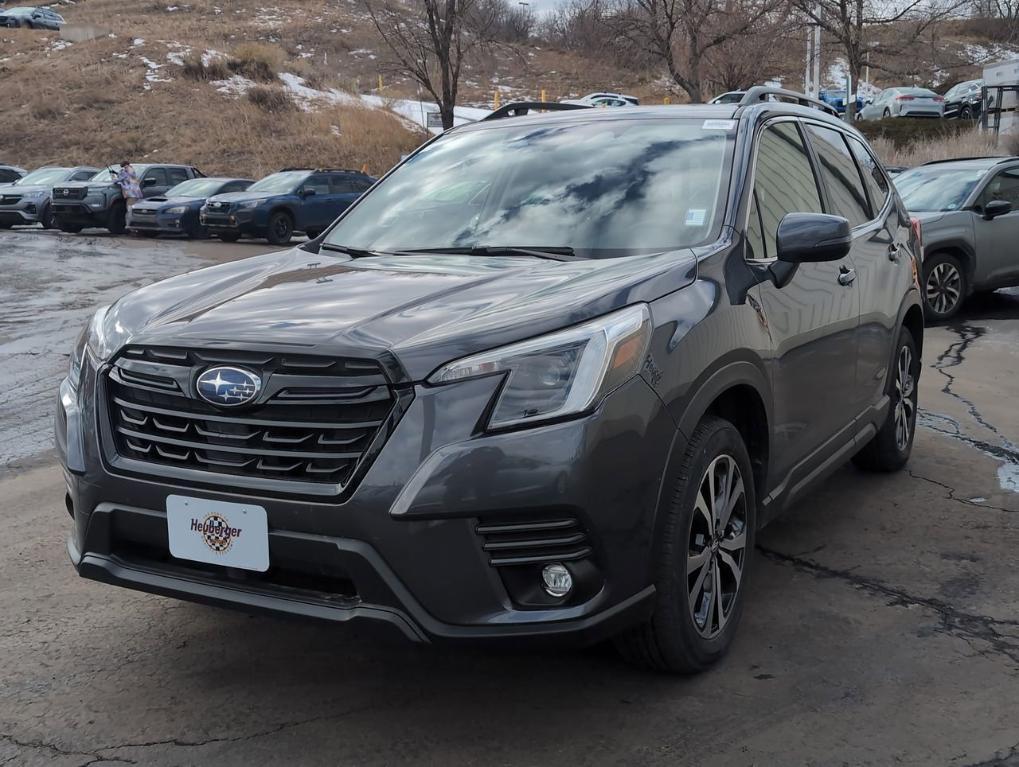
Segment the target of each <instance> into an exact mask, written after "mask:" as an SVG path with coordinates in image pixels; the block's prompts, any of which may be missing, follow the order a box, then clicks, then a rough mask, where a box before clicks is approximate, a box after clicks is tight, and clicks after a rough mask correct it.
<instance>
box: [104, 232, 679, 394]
mask: <svg viewBox="0 0 1019 767" xmlns="http://www.w3.org/2000/svg"><path fill="white" fill-rule="evenodd" d="M696 267H697V260H696V257H695V255H694V253H693V252H692V251H690V250H681V251H673V252H670V253H664V254H659V255H652V256H635V257H631V258H615V259H602V260H590V261H569V262H563V261H552V260H547V259H539V258H516V257H498V258H497V257H487V256H483V257H478V256H446V255H431V254H429V255H420V256H379V257H371V258H358V259H351V258H349V257H348V256H345V255H343V254H339V253H327V252H322V253H320V254H315V253H311V252H308V251H306V250H303V249H301V248H295V249H292V250H288V251H282V252H280V253H270V254H267V255H264V256H258V257H254V258H248V259H244V260H242V261H237V262H232V263H228V264H221V265H219V266H213V267H210V268H208V269H202V270H199V271H196V272H191V273H189V274H184V275H181V276H179V277H174V278H171V279H169V280H164V281H163V282H158V283H155V284H153V285H148V286H146V287H143V288H141V289H139V290H136V291H135V292H133V293H130V294H128V295H127V296H125V297H124V298H122V299H121V300H120V301H118V302H117V303H116V304H114V306H113V307H112V308H111V309H110V311H109V312H108V313H107V315H106V321H105V329H106V335H107V338H108V340H109V344H108V345H109V348H111V349H112V350H115V349H119V348H120V347H121V346H123V345H124V344H126V343H128V342H131V343H136V344H152V345H174V346H187V345H194V346H206V347H216V348H238V349H245V348H247V349H255V348H258V349H265V348H269V349H271V348H278V347H280V346H281V345H285V346H287V347H290V348H293V347H299V348H300V349H301V351H302V352H303V353H310V354H325V355H334V356H354V357H374V358H382V357H384V356H387V355H388V354H390V353H392V354H395V355H396V357H397V359H398V360H399V361H400V363H401V364H402V366H403V368H404V370H405V371H406V373H407V375H408V377H409V378H410V379H412V380H421V379H423V378H424V377H426V376H427V375H428V374H429V373H430V372H432V370H434V369H435V368H436V367H437V366H438V365H440V364H442V363H443V362H448V361H449V360H452V359H456V358H458V357H461V356H464V355H466V354H471V353H474V352H478V351H482V350H484V349H490V348H493V347H496V346H501V345H503V344H507V343H511V342H513V341H518V340H521V339H523V338H528V337H531V336H535V335H539V334H542V333H545V332H550V331H552V330H557V329H559V328H563V327H566V326H569V325H573V324H575V323H578V322H582V321H584V320H586V319H590V318H592V317H596V316H598V315H601V314H605V313H607V312H610V311H613V310H614V309H618V308H621V307H624V306H627V305H629V304H632V303H636V302H639V301H650V300H653V299H655V298H658V297H660V296H662V295H665V294H666V293H670V292H672V291H674V290H677V289H679V288H681V287H683V286H685V285H688V284H690V283H691V282H692V281H693V280H694V278H695V277H696Z"/></svg>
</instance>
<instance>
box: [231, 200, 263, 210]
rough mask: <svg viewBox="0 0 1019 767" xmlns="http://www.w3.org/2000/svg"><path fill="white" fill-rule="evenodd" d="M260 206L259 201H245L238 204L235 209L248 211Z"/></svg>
mask: <svg viewBox="0 0 1019 767" xmlns="http://www.w3.org/2000/svg"><path fill="white" fill-rule="evenodd" d="M261 204H262V201H261V200H247V201H245V202H241V203H238V204H237V207H238V208H240V209H241V210H248V209H250V208H257V207H258V206H259V205H261Z"/></svg>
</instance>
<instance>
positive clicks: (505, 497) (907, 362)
mask: <svg viewBox="0 0 1019 767" xmlns="http://www.w3.org/2000/svg"><path fill="white" fill-rule="evenodd" d="M778 93H780V94H783V96H784V97H785V96H786V95H788V96H791V97H792V98H794V99H795V100H796V101H798V102H800V103H782V102H778V101H762V100H761V99H762V98H768V97H769V96H773V95H775V94H776V91H774V90H770V89H752V90H751V91H749V92H748V93H747V94H746V95H745V96H744V98H743V100H742V101H741V102H740V103H739V104H730V105H719V106H682V107H674V106H671V107H632V108H627V109H588V108H578V109H572V110H570V109H567V106H566V105H558V106H557V105H542V107H543V108H544V109H547V110H549V111H545V112H542V113H539V114H525V113H527V112H529V111H531V107H533V105H523V106H522V105H510V106H509V107H504V108H503V109H501V110H498V111H496V112H495V113H493V114H492V116H491V117H489V118H487V119H485V120H482V121H480V122H477V123H473V124H470V125H465V126H461V127H458V128H455V129H453V130H449V131H446V132H445V133H444V134H442V135H441V136H439V137H437V138H435V139H434V140H432V141H430V142H429V143H427V144H426V145H424V146H423V147H421V148H420V149H418V150H417V151H416V152H415V153H414V154H412V155H411V156H410V157H409V158H407V159H406V160H405V161H404V162H402V163H401V164H400V165H399V166H397V167H396V168H395V169H394V170H392V171H391V172H390V173H389V174H388V175H387V176H386V177H385V178H383V179H382V180H381V181H380V182H378V183H377V184H376V185H375V187H373V189H371V190H370V191H369V192H367V194H365V195H364V196H362V197H361V198H360V199H359V200H358V201H357V202H355V203H354V204H353V205H352V206H350V208H348V209H347V210H346V211H345V212H344V213H343V214H342V215H341V216H340V217H339V219H338V220H337V221H336V222H335V223H334V224H333V226H332V227H331V228H330V229H329V230H328V231H327V232H326V233H324V234H323V236H322V237H320V238H318V239H316V240H314V241H312V242H310V243H306V244H304V245H301V246H300V247H296V248H291V249H288V250H284V251H281V252H278V253H274V254H270V255H264V256H257V257H254V258H248V259H245V260H243V261H237V262H234V263H229V264H223V265H219V266H214V267H211V268H208V269H204V270H200V271H196V272H192V273H190V274H186V275H182V276H180V277H175V278H172V279H169V280H166V281H163V282H160V283H156V284H154V285H149V286H147V287H143V288H141V289H139V290H137V291H135V292H133V293H131V294H129V295H127V296H124V297H123V298H121V299H120V300H119V301H117V302H116V303H114V304H113V305H111V306H108V307H104V308H102V309H100V310H99V311H97V312H96V314H95V316H94V318H93V319H92V321H91V322H90V323H89V325H88V326H87V327H86V328H85V329H84V330H83V332H82V334H81V337H80V339H79V340H78V342H77V344H76V345H75V347H74V349H73V354H72V358H71V365H70V371H69V375H68V377H67V378H66V380H64V381H63V383H62V384H61V387H60V394H59V403H58V405H57V411H56V434H57V445H58V449H59V452H60V455H61V457H62V460H63V462H64V466H65V468H66V472H65V477H66V481H67V496H66V505H67V511H68V513H69V514H70V515H71V517H72V518H73V530H72V532H71V534H70V537H69V539H68V544H67V548H68V552H69V554H70V558H71V561H72V562H73V563H74V566H75V568H76V569H77V571H78V573H79V574H80V575H81V576H83V577H86V578H92V579H95V580H98V581H103V582H105V583H110V584H116V585H120V586H126V587H129V588H134V589H140V590H143V591H149V592H153V593H156V594H163V595H168V596H174V597H180V598H184V599H191V600H195V601H199V602H205V603H209V604H215V605H224V606H230V607H234V608H239V609H243V610H265V611H270V612H273V613H279V614H287V615H298V616H306V617H313V618H319V619H323V620H327V621H335V622H346V621H359V622H364V623H365V624H370V625H375V626H378V627H384V628H387V629H391V630H395V631H396V632H398V633H400V634H402V635H403V636H405V637H407V638H409V639H412V640H415V641H422V642H426V641H439V640H502V641H509V642H520V641H523V640H525V639H534V638H538V639H543V640H545V641H550V640H561V641H569V642H593V641H597V640H600V639H603V638H607V637H613V638H615V639H616V641H617V643H618V646H619V647H620V648H621V650H622V652H623V653H624V654H625V656H626V657H627V658H629V659H631V660H632V661H634V662H637V663H640V664H643V665H646V666H649V667H652V668H655V669H658V670H664V671H680V672H692V671H697V670H700V669H703V668H705V667H706V666H708V665H709V664H711V663H712V662H713V661H715V660H717V659H718V658H719V657H720V656H721V655H722V654H723V653H724V651H725V650H726V648H727V647H728V645H729V643H730V642H731V640H732V637H733V634H734V632H735V631H736V627H737V625H738V622H739V618H740V614H741V612H742V610H743V603H744V600H745V597H746V594H747V593H748V592H747V583H748V580H747V579H748V575H749V574H751V572H752V567H751V565H752V559H753V553H754V537H755V534H756V532H757V530H758V529H759V528H760V527H761V526H762V525H763V524H765V523H766V522H768V521H769V520H771V519H772V518H774V517H775V515H776V514H778V513H779V512H780V511H782V510H783V509H785V508H786V507H788V506H789V505H790V504H792V503H794V502H795V501H796V500H798V499H800V498H802V497H803V495H804V493H805V492H806V491H807V490H808V488H810V487H812V486H813V485H815V484H816V482H817V481H819V480H820V479H821V478H823V477H825V476H826V475H828V474H830V473H831V472H832V471H834V470H835V469H836V468H837V467H838V466H839V465H840V464H842V463H843V462H845V461H847V460H849V459H850V458H853V459H854V460H855V461H856V463H857V464H858V465H859V466H861V467H863V468H866V469H871V470H878V471H893V470H896V469H899V468H900V467H902V466H903V465H904V464H905V462H906V461H907V459H908V457H909V454H910V450H911V447H912V443H913V433H914V427H915V423H916V405H917V386H916V382H917V376H918V375H919V373H920V351H921V347H922V345H923V314H922V309H921V299H920V293H919V288H918V283H917V268H918V263H917V259H916V256H917V253H916V248H917V243H916V239H915V234H914V232H913V230H912V228H911V226H910V222H909V220H908V218H907V217H906V214H905V210H904V208H903V206H902V203H901V202H900V201H899V199H898V197H897V195H896V194H895V192H894V190H893V189H892V187H891V186H890V184H889V183H888V179H887V178H886V176H885V174H884V172H883V171H882V169H881V167H880V165H879V164H878V162H877V161H876V160H875V159H874V156H873V154H872V153H871V151H870V150H869V149H868V147H867V145H866V143H865V142H864V140H863V139H862V138H861V137H860V135H859V134H858V133H857V132H856V131H855V130H853V129H852V128H851V127H849V126H847V125H846V124H844V123H842V122H841V121H839V120H838V119H836V118H833V117H831V116H829V115H827V114H826V113H825V112H823V111H821V106H818V105H817V103H816V102H812V101H810V100H809V99H806V97H803V96H799V95H794V94H787V92H784V91H783V92H778ZM822 106H823V105H822ZM553 110H554V111H553ZM868 553H869V552H860V555H861V556H866V555H867V554H868Z"/></svg>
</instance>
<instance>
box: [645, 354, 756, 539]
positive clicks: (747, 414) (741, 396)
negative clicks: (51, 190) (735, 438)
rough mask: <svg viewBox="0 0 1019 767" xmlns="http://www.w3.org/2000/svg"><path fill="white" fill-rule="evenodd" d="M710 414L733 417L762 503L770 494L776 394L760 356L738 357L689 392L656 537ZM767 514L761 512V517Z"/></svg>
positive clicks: (671, 457)
mask: <svg viewBox="0 0 1019 767" xmlns="http://www.w3.org/2000/svg"><path fill="white" fill-rule="evenodd" d="M706 415H715V416H718V417H720V418H724V419H725V420H727V421H729V422H731V423H732V424H733V426H735V427H736V429H737V430H738V431H739V432H740V435H741V436H742V437H743V442H744V444H745V445H746V448H747V452H748V453H749V454H750V462H751V465H752V466H753V470H754V488H755V491H756V495H757V499H758V503H760V500H761V499H762V498H764V497H766V496H767V494H768V490H769V488H768V484H769V471H770V458H771V455H770V453H771V424H772V423H773V420H772V396H771V386H770V384H769V383H768V377H767V375H766V373H765V371H764V369H763V366H762V365H761V364H760V362H759V361H755V362H751V361H749V360H737V361H732V362H729V363H727V364H724V365H723V366H722V367H720V368H718V369H716V370H715V371H714V372H711V373H709V374H707V375H706V376H705V377H703V378H702V380H701V382H700V383H699V384H698V385H697V386H696V389H695V392H694V394H693V395H692V396H691V397H689V399H688V401H687V404H686V407H685V408H684V409H683V412H682V415H681V416H680V417H679V419H678V422H677V423H678V427H679V428H678V430H677V433H676V439H675V440H674V442H673V445H672V448H671V452H670V455H669V460H668V462H667V463H666V470H665V474H664V476H663V478H662V486H661V490H660V492H659V498H658V508H657V513H656V519H655V533H656V534H655V541H656V542H657V541H659V540H660V539H661V535H660V525H661V521H662V520H663V519H664V518H665V514H664V513H663V512H664V510H665V509H666V508H667V505H668V504H669V503H671V502H672V491H673V484H672V480H673V479H674V478H675V477H676V476H677V474H678V472H679V467H680V464H681V463H682V461H683V458H684V456H685V454H686V446H687V441H688V440H689V438H690V435H691V434H693V432H694V430H695V429H696V428H697V424H699V423H700V422H701V420H702V419H703V418H704V417H705V416H706ZM764 516H765V515H763V514H759V516H758V519H759V520H760V519H762V518H764Z"/></svg>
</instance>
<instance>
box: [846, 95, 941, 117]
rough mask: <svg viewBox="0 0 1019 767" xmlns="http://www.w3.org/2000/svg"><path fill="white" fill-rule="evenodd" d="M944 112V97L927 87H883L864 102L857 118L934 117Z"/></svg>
mask: <svg viewBox="0 0 1019 767" xmlns="http://www.w3.org/2000/svg"><path fill="white" fill-rule="evenodd" d="M944 114H945V97H944V96H939V95H938V94H937V93H935V92H934V91H932V90H928V89H927V88H885V89H884V90H883V91H881V92H880V93H879V94H878V95H877V97H876V98H874V100H872V101H867V102H864V105H863V109H862V110H860V114H859V115H858V116H857V119H860V120H881V119H883V118H885V117H934V118H941V117H944Z"/></svg>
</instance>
